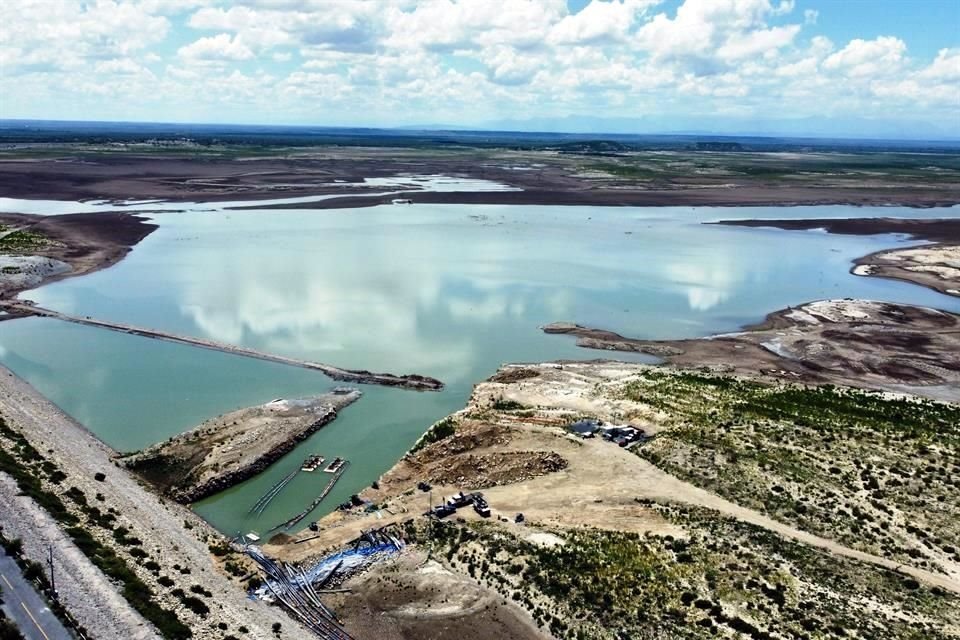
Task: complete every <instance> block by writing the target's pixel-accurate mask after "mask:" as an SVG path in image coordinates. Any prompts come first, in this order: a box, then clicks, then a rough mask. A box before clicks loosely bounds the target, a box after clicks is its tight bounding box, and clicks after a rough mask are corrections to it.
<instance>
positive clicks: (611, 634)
mask: <svg viewBox="0 0 960 640" xmlns="http://www.w3.org/2000/svg"><path fill="white" fill-rule="evenodd" d="M646 506H647V507H648V508H650V509H651V510H654V511H656V512H658V513H659V514H660V515H661V516H663V517H665V518H666V519H668V520H669V521H671V522H672V523H674V524H675V525H676V526H678V527H682V529H684V530H685V531H686V533H687V535H686V536H685V537H683V538H677V537H674V536H670V535H638V534H633V533H625V532H617V531H603V530H595V529H575V530H557V531H555V533H556V534H558V535H559V536H560V537H562V538H563V539H564V541H565V542H564V544H560V545H556V546H545V545H537V544H533V543H531V542H528V541H526V540H522V539H520V538H518V537H515V536H514V535H512V534H510V533H508V532H506V531H504V530H503V529H502V528H498V527H497V526H496V525H492V524H491V523H471V524H469V525H466V524H456V523H453V522H444V521H426V522H424V521H411V522H409V523H407V525H406V534H407V536H408V537H409V539H410V540H412V541H415V542H417V543H419V544H421V545H423V546H425V547H427V548H429V549H430V550H432V551H433V552H434V553H435V555H436V556H437V557H441V558H445V559H446V561H447V562H449V563H450V564H451V565H452V566H453V567H454V568H456V569H458V570H460V571H463V572H465V573H467V574H468V575H472V576H475V577H476V578H477V579H478V580H480V581H481V582H482V583H484V584H486V585H488V586H490V587H492V588H494V589H496V590H498V591H499V592H500V593H501V594H502V595H503V596H504V597H506V598H509V599H511V600H513V601H515V602H516V603H518V604H519V605H520V606H522V607H524V608H525V609H526V610H527V611H529V612H530V613H531V615H532V616H533V617H534V619H535V620H536V622H537V623H538V624H539V625H540V626H541V627H543V628H545V629H547V630H549V631H550V633H552V634H553V635H554V636H556V637H557V638H561V639H564V640H567V639H569V640H580V639H581V638H597V639H605V640H606V639H609V640H614V639H619V638H646V637H651V638H652V637H664V636H663V635H662V633H663V630H664V629H669V634H668V636H669V637H671V638H677V639H685V638H689V639H694V638H712V637H731V636H733V637H744V638H757V639H765V640H766V639H771V638H848V637H860V638H872V637H883V638H903V639H909V640H921V639H924V640H933V639H937V638H948V637H951V634H952V633H953V631H952V629H953V628H954V625H956V624H957V623H958V622H960V599H958V598H957V597H956V596H955V595H953V594H948V593H946V592H944V591H942V590H940V589H938V588H929V587H926V586H924V585H920V584H918V583H916V581H912V580H911V579H907V578H904V576H902V575H900V574H897V573H894V572H892V571H888V570H885V569H881V568H877V567H874V566H872V565H868V564H864V563H860V562H857V561H853V560H847V559H843V558H838V557H836V556H833V555H831V554H829V553H827V552H824V551H821V550H819V549H816V548H814V547H809V546H806V545H803V544H800V543H797V542H793V541H790V540H787V539H785V538H782V537H780V536H778V535H776V534H774V533H771V532H769V531H768V530H765V529H761V528H758V527H755V526H752V525H748V524H744V523H742V522H738V521H736V520H732V519H728V518H724V517H721V516H719V515H717V514H715V513H714V512H711V511H708V510H703V509H697V508H687V507H677V506H665V505H659V504H653V503H647V504H646Z"/></svg>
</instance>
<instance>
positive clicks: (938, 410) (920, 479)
mask: <svg viewBox="0 0 960 640" xmlns="http://www.w3.org/2000/svg"><path fill="white" fill-rule="evenodd" d="M620 393H621V394H622V396H623V397H625V398H628V399H631V400H634V401H636V402H641V403H645V404H648V405H650V406H653V407H656V408H657V409H660V410H661V411H664V412H665V413H666V414H668V416H669V418H668V420H667V422H666V424H665V426H666V429H664V430H663V431H661V432H660V433H659V434H658V436H657V437H656V438H655V439H654V440H653V441H652V442H650V443H648V444H647V445H645V446H643V447H641V448H640V449H639V450H638V454H639V455H640V456H642V457H644V458H646V459H648V460H650V461H651V462H653V463H654V464H656V465H657V466H658V467H660V468H662V469H664V470H666V471H668V472H669V473H671V474H674V475H676V476H678V477H680V478H683V479H685V480H687V481H689V482H691V483H693V484H696V485H697V486H700V487H702V488H704V489H707V490H709V491H712V492H715V493H717V494H719V495H721V496H723V497H725V498H727V499H730V500H732V501H734V502H737V503H738V504H741V505H744V506H746V507H750V508H753V509H757V510H759V511H762V512H764V513H767V514H769V515H770V516H772V517H774V518H776V519H778V520H780V521H783V522H788V523H790V524H793V525H795V526H797V527H799V528H802V529H804V530H806V531H810V532H812V533H816V534H818V535H822V536H824V537H829V538H833V539H836V540H839V541H841V542H843V543H844V544H846V545H848V546H851V547H854V548H856V549H860V550H863V551H867V552H870V553H874V554H878V555H882V556H884V557H888V558H891V559H895V560H897V561H903V562H907V563H910V564H913V565H915V566H919V567H923V568H925V569H929V570H933V571H942V569H941V567H940V564H939V560H938V558H946V559H949V560H951V561H953V562H960V406H957V405H950V404H943V403H938V402H933V401H928V400H918V399H907V398H894V397H891V396H887V395H884V394H881V393H873V392H868V391H862V390H857V389H847V388H839V387H832V386H823V387H801V386H770V385H764V384H760V383H757V382H750V381H744V380H739V379H736V378H731V377H722V376H710V375H702V374H697V373H690V372H681V373H672V372H667V371H650V372H648V373H646V374H644V375H643V376H642V377H641V378H640V379H638V380H636V381H634V382H631V383H629V384H628V385H626V386H625V387H623V388H622V389H621V391H620Z"/></svg>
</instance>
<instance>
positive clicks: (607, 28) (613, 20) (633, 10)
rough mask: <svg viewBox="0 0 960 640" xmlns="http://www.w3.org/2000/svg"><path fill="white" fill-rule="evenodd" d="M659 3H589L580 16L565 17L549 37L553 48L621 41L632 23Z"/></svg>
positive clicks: (625, 0) (638, 0)
mask: <svg viewBox="0 0 960 640" xmlns="http://www.w3.org/2000/svg"><path fill="white" fill-rule="evenodd" d="M658 3H659V0H611V1H610V2H591V3H590V4H588V5H587V6H586V7H584V8H583V9H582V10H581V11H580V12H579V13H576V14H573V15H568V16H565V17H564V18H563V19H562V20H560V21H559V22H558V23H556V24H555V25H553V27H551V29H550V33H549V35H548V40H549V42H551V43H552V44H581V45H582V44H593V43H610V42H618V41H623V40H624V39H625V38H626V36H627V34H628V32H629V31H630V29H631V28H632V27H633V25H634V23H635V22H636V21H637V20H638V18H639V17H640V16H642V15H643V14H644V13H645V12H646V10H647V9H648V8H649V7H651V6H653V5H656V4H658Z"/></svg>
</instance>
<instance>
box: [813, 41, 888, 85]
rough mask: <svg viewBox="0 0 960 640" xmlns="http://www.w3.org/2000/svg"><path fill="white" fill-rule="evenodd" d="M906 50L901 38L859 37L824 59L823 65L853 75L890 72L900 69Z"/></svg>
mask: <svg viewBox="0 0 960 640" xmlns="http://www.w3.org/2000/svg"><path fill="white" fill-rule="evenodd" d="M906 52H907V45H906V43H905V42H904V41H903V40H901V39H900V38H895V37H893V36H880V37H878V38H876V39H874V40H861V39H859V38H858V39H856V40H851V41H850V43H849V44H848V45H847V46H846V47H844V48H843V49H841V50H840V51H837V52H836V53H834V54H832V55H831V56H830V57H828V58H827V59H826V60H824V61H823V67H824V68H825V69H829V70H831V71H838V72H840V73H843V74H845V75H849V76H853V77H863V76H873V75H878V74H890V73H893V72H895V71H897V70H898V68H899V67H900V65H901V63H902V62H903V61H904V55H905V54H906Z"/></svg>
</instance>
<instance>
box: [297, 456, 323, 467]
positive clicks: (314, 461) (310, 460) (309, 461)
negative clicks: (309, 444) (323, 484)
mask: <svg viewBox="0 0 960 640" xmlns="http://www.w3.org/2000/svg"><path fill="white" fill-rule="evenodd" d="M325 461H326V458H324V457H323V456H320V455H311V456H307V458H306V460H304V461H303V464H302V465H301V466H300V471H316V470H317V469H319V468H320V465H322V464H323V463H324V462H325Z"/></svg>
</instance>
